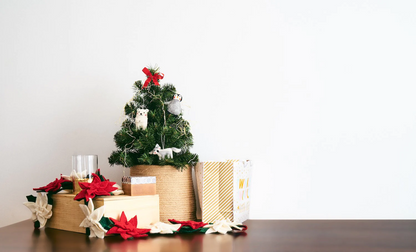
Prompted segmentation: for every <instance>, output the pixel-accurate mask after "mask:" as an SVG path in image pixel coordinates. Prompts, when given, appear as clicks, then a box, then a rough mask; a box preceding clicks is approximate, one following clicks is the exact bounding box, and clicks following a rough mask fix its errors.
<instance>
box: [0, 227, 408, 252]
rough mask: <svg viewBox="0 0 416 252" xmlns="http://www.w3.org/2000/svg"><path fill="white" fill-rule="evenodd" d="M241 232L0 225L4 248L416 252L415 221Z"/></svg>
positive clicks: (205, 251) (20, 249) (10, 249)
mask: <svg viewBox="0 0 416 252" xmlns="http://www.w3.org/2000/svg"><path fill="white" fill-rule="evenodd" d="M244 224H246V225H247V226H248V230H247V232H246V233H241V234H227V235H220V234H210V235H207V234H180V235H179V234H177V235H156V236H151V237H147V238H141V239H134V240H123V239H122V238H121V237H120V236H112V237H106V238H104V239H98V238H88V237H87V236H86V235H83V234H80V233H72V232H67V231H62V230H56V229H51V228H47V229H41V230H35V229H33V223H32V222H31V221H30V220H27V221H22V222H19V223H16V224H13V225H10V226H7V227H3V228H0V251H2V252H3V251H42V252H43V251H58V252H59V251H75V252H80V251H146V252H147V251H150V252H151V251H158V252H162V251H181V252H187V251H204V252H207V251H278V252H284V251H319V252H326V251H328V252H343V251H353V252H381V251H382V252H390V251H397V252H399V251H400V252H405V251H409V252H410V251H412V252H415V251H416V220H270V221H267V220H248V221H246V222H244Z"/></svg>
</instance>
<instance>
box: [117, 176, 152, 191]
mask: <svg viewBox="0 0 416 252" xmlns="http://www.w3.org/2000/svg"><path fill="white" fill-rule="evenodd" d="M121 181H122V188H123V191H124V194H125V195H131V196H141V195H155V194H156V176H139V177H127V176H124V177H123V178H122V180H121Z"/></svg>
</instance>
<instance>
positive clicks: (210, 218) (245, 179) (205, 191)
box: [195, 160, 252, 223]
mask: <svg viewBox="0 0 416 252" xmlns="http://www.w3.org/2000/svg"><path fill="white" fill-rule="evenodd" d="M251 173H252V162H251V161H250V160H247V161H238V160H229V161H225V162H199V163H198V164H197V165H196V167H195V177H196V184H197V186H196V187H197V194H196V195H197V197H198V200H197V201H198V203H199V207H197V218H198V219H202V221H203V222H208V223H209V222H211V223H212V222H214V221H216V220H224V219H229V220H230V221H233V222H243V221H245V220H247V219H248V217H249V210H250V192H251V190H250V180H251Z"/></svg>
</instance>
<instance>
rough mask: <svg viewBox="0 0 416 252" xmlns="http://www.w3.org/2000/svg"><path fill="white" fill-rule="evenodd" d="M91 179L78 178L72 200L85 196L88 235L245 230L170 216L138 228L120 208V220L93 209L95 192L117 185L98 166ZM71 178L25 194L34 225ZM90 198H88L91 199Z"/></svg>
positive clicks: (235, 225)
mask: <svg viewBox="0 0 416 252" xmlns="http://www.w3.org/2000/svg"><path fill="white" fill-rule="evenodd" d="M92 177H93V180H92V182H91V183H88V182H79V185H80V187H81V189H82V190H81V192H80V193H78V194H77V195H76V196H75V197H74V200H78V201H79V200H82V199H84V204H80V207H81V210H82V211H83V213H84V214H85V219H84V220H83V221H82V223H81V224H80V227H85V228H86V233H87V235H89V236H90V237H98V238H104V237H105V234H119V235H120V236H121V237H122V238H123V239H133V238H142V237H147V236H148V235H149V234H176V233H179V234H180V233H204V234H210V233H221V234H226V233H227V232H244V231H245V230H247V226H245V225H242V224H241V223H234V222H230V221H229V220H219V221H216V222H214V223H204V222H197V221H178V220H175V219H169V222H171V223H172V224H167V223H163V222H157V223H154V224H153V225H151V226H150V228H148V229H143V228H137V215H135V216H134V217H133V218H131V219H130V220H129V221H127V217H126V215H125V213H124V211H122V213H121V216H120V220H116V219H114V218H111V217H110V218H108V217H105V216H103V215H104V209H105V208H104V207H105V206H102V207H100V208H97V209H94V204H93V202H92V200H91V199H94V198H95V197H96V196H109V195H112V194H113V192H115V191H116V190H117V189H118V188H117V187H114V185H115V184H116V183H115V182H111V181H109V180H108V179H106V178H105V177H104V176H103V175H101V172H100V169H98V170H97V172H96V173H92ZM72 187H73V184H72V181H70V180H67V179H66V178H64V177H63V176H62V174H61V177H60V178H59V179H58V178H56V179H55V180H54V181H52V182H50V183H48V184H47V185H46V186H42V187H38V188H33V190H34V191H37V192H38V194H37V197H35V196H33V195H29V196H26V198H27V200H28V202H26V203H23V204H24V205H26V206H27V207H28V208H29V209H30V210H31V212H32V220H33V222H34V226H35V228H42V227H44V226H45V224H46V222H47V220H48V219H49V218H50V217H51V216H52V205H53V200H52V195H53V194H56V193H58V192H60V191H61V190H64V189H72ZM90 200H91V201H90Z"/></svg>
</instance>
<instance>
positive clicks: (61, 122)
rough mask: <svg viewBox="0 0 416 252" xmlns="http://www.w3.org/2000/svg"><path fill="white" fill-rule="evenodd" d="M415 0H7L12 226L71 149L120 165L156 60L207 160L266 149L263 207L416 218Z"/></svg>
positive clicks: (65, 169) (7, 208) (257, 214)
mask: <svg viewBox="0 0 416 252" xmlns="http://www.w3.org/2000/svg"><path fill="white" fill-rule="evenodd" d="M415 3H416V2H414V1H410V0H409V1H399V0H395V1H366V0H350V1H340V0H335V1H334V0H332V1H329V0H328V1H324V0H317V1H307V0H293V1H266V0H255V1H237V0H230V1H224V0H221V1H216V0H211V1H185V0H180V1H167V0H164V1H144V0H139V1H137V0H134V1H102V0H101V1H55V0H51V1H39V0H38V1H11V0H6V1H5V0H3V1H1V2H0V120H1V121H0V122H1V123H0V150H1V151H0V164H1V167H0V185H1V202H2V203H1V204H0V212H1V214H2V215H1V216H2V217H1V218H0V226H4V225H8V224H12V223H14V222H17V221H21V220H24V219H28V218H29V217H30V215H31V214H30V211H29V210H28V209H27V208H26V207H25V206H23V204H22V203H23V202H25V201H26V198H25V196H26V195H29V194H31V193H33V191H32V188H33V187H38V186H43V185H46V184H47V183H48V182H50V181H52V180H54V179H55V178H57V177H59V176H60V174H61V173H62V174H69V173H70V169H71V156H72V155H73V154H98V155H99V166H100V168H101V169H102V173H103V174H104V175H106V176H107V177H108V178H110V180H112V181H116V182H118V183H121V176H122V170H123V169H122V168H120V167H110V166H109V164H108V162H107V158H108V156H109V155H110V153H111V151H112V150H114V149H115V145H114V142H113V136H114V134H115V133H116V131H118V130H119V129H120V123H121V121H122V120H123V107H124V105H125V103H126V102H128V101H129V100H130V99H131V98H132V96H133V90H132V85H133V83H134V82H135V81H136V80H144V79H145V75H144V74H143V73H142V72H141V70H142V68H143V67H145V66H149V65H156V64H157V65H158V66H159V67H160V69H161V72H162V73H164V74H165V79H164V80H163V81H162V83H173V84H174V85H175V86H176V88H177V90H178V92H179V93H181V94H182V95H183V97H184V100H183V105H184V108H185V112H184V116H185V118H186V119H187V120H188V121H189V122H190V123H191V127H192V133H193V135H194V142H195V145H194V148H193V149H192V150H193V151H194V152H196V153H198V154H199V155H200V159H201V160H205V161H207V160H222V159H228V158H247V159H251V160H253V162H254V164H255V171H254V177H253V183H252V186H253V189H252V195H251V199H252V205H251V218H253V219H269V218H272V219H315V218H316V219H334V218H336V219H350V218H354V219H374V218H376V219H407V218H416V186H415V185H416V184H415V178H416V169H415V168H416V155H415V153H416V130H415V129H416V128H415V127H416V101H415V100H416V99H415V91H416V87H415V84H416V81H415V80H416V77H415V69H416V60H415V59H416V46H415V45H416V15H414V14H415V12H416V4H415Z"/></svg>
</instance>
